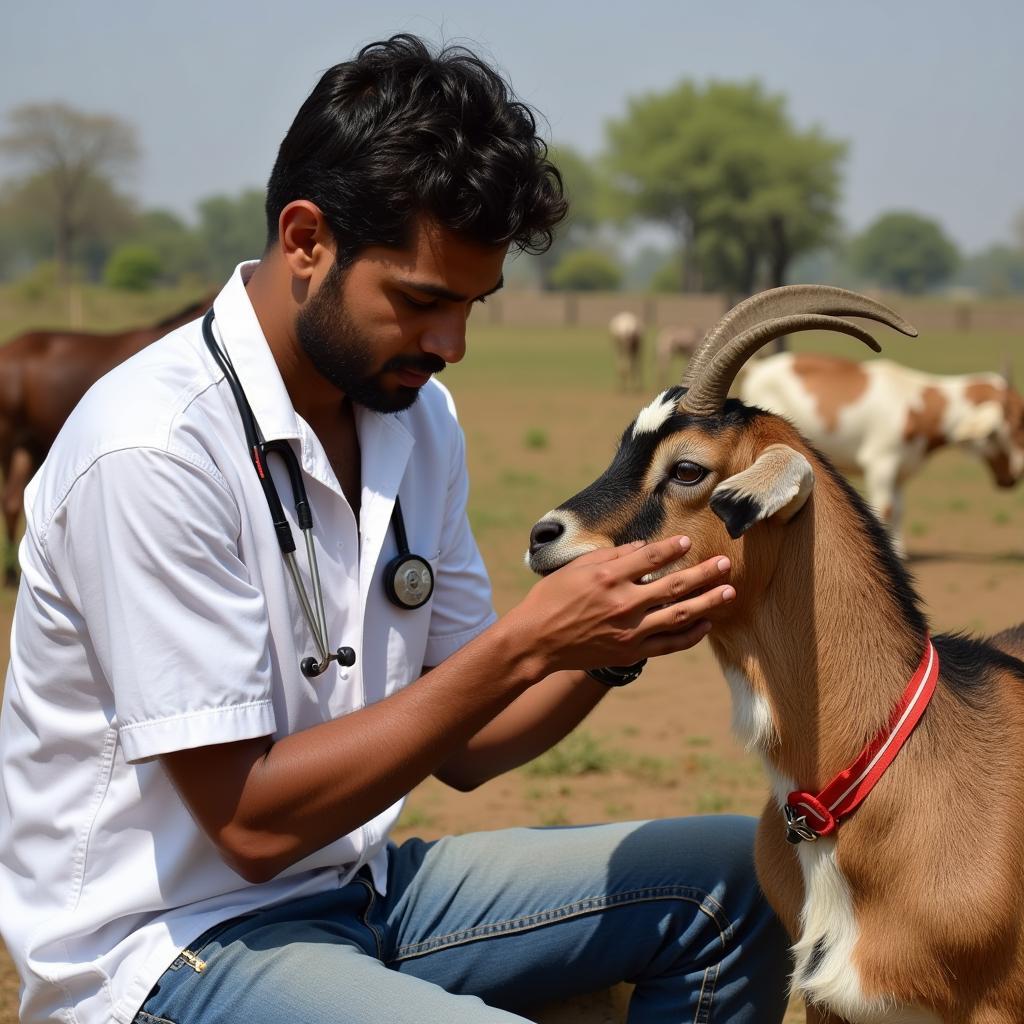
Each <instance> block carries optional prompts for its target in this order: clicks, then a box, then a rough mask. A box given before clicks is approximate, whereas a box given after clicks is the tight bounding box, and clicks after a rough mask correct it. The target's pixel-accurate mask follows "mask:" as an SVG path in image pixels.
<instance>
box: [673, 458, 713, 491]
mask: <svg viewBox="0 0 1024 1024" xmlns="http://www.w3.org/2000/svg"><path fill="white" fill-rule="evenodd" d="M707 475H708V471H707V470H706V469H705V468H704V467H703V466H698V465H697V463H696V462H677V463H676V464H675V466H673V467H672V479H673V480H677V481H678V482H679V483H681V484H688V485H690V486H691V487H692V486H693V485H694V484H699V483H700V482H701V480H703V479H704V477H706V476H707Z"/></svg>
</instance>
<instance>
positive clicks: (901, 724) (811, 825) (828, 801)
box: [783, 636, 939, 843]
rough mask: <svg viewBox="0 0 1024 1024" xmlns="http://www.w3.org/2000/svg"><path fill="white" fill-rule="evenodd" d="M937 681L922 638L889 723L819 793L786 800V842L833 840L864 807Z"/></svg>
mask: <svg viewBox="0 0 1024 1024" xmlns="http://www.w3.org/2000/svg"><path fill="white" fill-rule="evenodd" d="M938 678H939V655H938V653H937V652H936V650H935V647H934V645H933V644H932V641H931V637H930V636H926V637H925V650H924V654H923V655H922V656H921V661H920V663H919V664H918V666H917V670H916V671H915V672H914V675H913V677H912V678H911V680H910V682H909V683H908V684H907V688H906V690H905V691H904V693H903V699H902V700H901V701H900V703H899V704H898V705H897V706H896V708H895V710H894V711H893V713H892V715H891V717H890V719H889V722H888V724H887V725H886V726H885V727H884V728H883V729H881V730H880V731H879V732H878V733H877V734H876V736H875V738H874V739H873V740H871V742H870V743H869V744H868V745H867V746H866V747H865V748H864V749H863V750H862V751H861V752H860V755H859V756H858V757H857V760H856V761H854V762H853V764H851V765H850V766H849V768H846V769H844V770H843V771H841V772H840V773H839V774H838V775H836V777H835V778H834V779H832V781H831V782H829V783H828V785H827V786H825V788H824V789H822V790H821V791H820V792H819V793H817V794H814V793H808V792H807V791H806V790H794V791H793V792H792V793H790V794H789V796H788V797H787V800H786V806H785V807H784V808H783V810H784V812H785V815H786V839H787V840H788V841H789V842H791V843H800V842H805V841H806V842H813V841H814V840H816V839H818V838H820V837H821V836H828V835H832V834H833V833H834V832H835V831H836V829H837V828H838V827H839V825H840V823H841V822H842V820H843V819H844V818H846V817H848V816H849V815H851V814H852V813H853V812H854V811H855V810H856V809H857V808H858V807H859V806H860V804H861V803H863V801H864V799H865V798H866V797H867V795H868V793H870V792H871V790H872V789H873V788H874V787H875V784H876V783H877V782H878V780H879V779H880V778H881V777H882V776H883V775H884V774H885V771H886V769H887V768H888V767H889V765H891V764H892V762H893V761H894V760H895V759H896V755H897V754H898V753H899V752H900V750H901V749H902V747H903V744H904V743H906V741H907V739H908V737H909V736H910V734H911V733H912V732H913V731H914V727H915V726H916V725H917V723H918V722H919V721H920V720H921V716H922V715H923V714H924V711H925V708H926V707H927V706H928V702H929V701H930V700H931V698H932V694H934V693H935V684H936V682H937V681H938Z"/></svg>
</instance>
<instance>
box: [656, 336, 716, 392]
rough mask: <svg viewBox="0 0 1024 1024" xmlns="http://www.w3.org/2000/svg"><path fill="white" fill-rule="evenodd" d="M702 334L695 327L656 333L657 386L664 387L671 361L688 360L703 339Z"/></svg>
mask: <svg viewBox="0 0 1024 1024" xmlns="http://www.w3.org/2000/svg"><path fill="white" fill-rule="evenodd" d="M703 334H704V332H703V331H701V330H700V329H699V328H697V327H689V326H686V327H663V328H662V329H661V330H660V331H659V332H658V338H657V340H656V342H655V360H656V363H657V366H658V386H659V387H665V385H666V384H667V383H668V378H669V373H670V372H671V369H672V360H673V359H674V358H675V357H676V356H683V357H684V358H686V359H689V358H690V357H691V356H692V355H693V353H694V352H696V351H697V346H698V345H699V344H700V340H701V338H702V337H703Z"/></svg>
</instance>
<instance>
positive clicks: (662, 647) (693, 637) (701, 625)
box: [643, 619, 711, 658]
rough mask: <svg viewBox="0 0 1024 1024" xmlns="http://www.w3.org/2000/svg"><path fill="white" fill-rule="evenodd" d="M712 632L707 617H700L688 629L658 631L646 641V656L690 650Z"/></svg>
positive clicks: (652, 656)
mask: <svg viewBox="0 0 1024 1024" xmlns="http://www.w3.org/2000/svg"><path fill="white" fill-rule="evenodd" d="M710 632H711V623H710V622H708V620H707V619H698V620H697V621H696V622H694V623H692V624H691V625H690V626H687V627H686V629H684V630H681V631H679V632H674V633H656V634H655V635H654V636H651V637H648V638H647V639H646V640H645V641H644V654H643V656H644V657H645V658H657V657H660V656H661V655H663V654H675V653H676V652H677V651H688V650H689V649H690V648H691V647H694V646H696V645H697V644H699V643H700V642H701V640H703V639H704V637H706V636H707V635H708V633H710Z"/></svg>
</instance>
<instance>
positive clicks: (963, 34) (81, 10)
mask: <svg viewBox="0 0 1024 1024" xmlns="http://www.w3.org/2000/svg"><path fill="white" fill-rule="evenodd" d="M396 31H412V32H416V33H418V34H420V35H423V36H426V37H428V38H430V39H432V40H438V39H441V38H444V39H447V40H450V41H460V42H467V43H470V44H471V45H472V46H473V47H474V48H476V49H477V50H478V52H480V53H481V54H482V55H485V56H487V57H489V58H490V59H491V60H492V61H493V62H494V63H496V64H497V65H498V66H499V67H500V68H501V69H502V70H503V71H504V72H505V73H506V74H507V75H508V77H509V78H510V79H511V81H512V84H513V86H514V87H515V89H516V91H517V92H518V93H519V95H520V96H521V97H522V98H523V99H525V100H526V101H527V102H529V103H530V104H532V105H533V106H534V107H535V108H537V109H538V110H539V111H540V112H541V113H543V114H544V115H545V117H546V118H547V121H548V123H549V125H550V129H549V131H550V136H551V137H552V138H554V139H555V140H557V141H560V142H567V143H570V144H572V145H574V146H575V147H577V148H578V149H580V150H582V151H583V152H584V153H586V154H594V153H596V152H597V151H598V150H599V149H600V148H601V146H602V143H603V139H604V124H605V121H606V120H607V119H608V118H610V117H617V116H620V115H621V114H622V113H623V111H624V110H625V101H626V98H627V97H628V96H634V95H637V94H641V93H644V92H649V91H656V90H663V89H666V88H668V87H669V86H671V85H673V84H674V83H675V82H677V81H679V80H680V79H681V78H684V77H694V78H697V79H700V80H705V79H707V78H712V77H713V78H723V79H749V78H755V77H756V78H759V79H761V80H762V81H763V82H765V84H766V85H767V86H768V87H769V89H770V90H771V91H773V92H781V93H783V94H785V95H786V96H787V97H788V99H789V109H790V112H791V113H792V115H793V117H794V119H795V120H796V122H797V123H798V124H799V125H801V126H809V125H811V124H815V123H816V124H819V125H821V126H822V127H823V128H824V129H825V130H826V132H827V133H828V134H829V135H831V136H833V137H837V138H844V139H847V140H849V142H850V144H851V148H850V155H849V158H848V160H847V163H846V173H845V189H844V193H845V201H844V214H845V219H846V221H847V224H848V226H849V227H850V228H851V229H853V230H856V229H858V228H861V227H863V226H864V225H865V224H866V223H867V222H868V221H870V220H871V219H872V218H873V217H874V216H875V215H876V214H877V213H879V212H880V211H882V210H887V209H894V208H904V209H913V210H918V211H920V212H922V213H925V214H929V215H933V216H936V217H938V218H939V219H940V220H941V221H942V223H943V224H944V225H945V226H946V228H947V230H948V231H949V232H950V234H951V235H952V236H953V237H954V238H955V239H956V240H957V241H958V242H959V243H960V244H961V245H963V246H965V247H966V248H968V249H975V248H979V247H981V246H983V245H987V244H989V243H991V242H995V241H1000V240H1005V239H1007V238H1008V237H1009V230H1010V223H1011V220H1012V218H1013V217H1014V215H1015V214H1016V213H1017V212H1018V211H1020V210H1021V209H1024V117H1022V114H1021V105H1022V98H1024V71H1022V65H1024V61H1022V56H1024V53H1022V49H1024V47H1022V43H1024V3H1021V2H1020V0H973V2H965V0H917V2H909V0H845V2H842V3H838V2H831V3H829V2H828V0H816V2H811V0H806V2H805V0H774V2H769V0H762V2H760V3H755V2H753V0H705V2H703V3H694V2H690V0H675V2H659V0H632V2H626V3H616V4H609V3H601V2H598V0H592V2H589V3H587V2H582V0H569V2H558V0H547V2H535V0H519V2H515V3H505V4H500V5H499V4H493V3H492V4H487V3H485V2H483V0H476V2H469V0H449V2H446V3H436V2H432V0H421V2H420V3H419V4H406V3H401V2H397V0H377V2H374V3H366V4H361V5H354V4H350V3H345V2H343V0H336V2H333V3H329V2H326V0H300V2H297V3H291V4H289V3H277V4H266V3H261V2H258V0H249V2H245V3H243V2H240V0H204V2H200V0H176V2H174V3H166V2H165V3H161V2H159V0H149V2H145V0H143V2H140V0H91V2H89V0H36V2H34V3H15V2H14V0H8V2H6V3H5V4H4V5H3V11H2V14H0V118H3V119H5V117H6V112H7V111H8V110H9V109H10V108H11V107H13V106H16V105H17V104H20V103H24V102H27V101H47V100H54V99H59V100H63V101H66V102H68V103H71V104H73V105H75V106H77V107H79V108H81V109H84V110H89V111H92V112H104V113H114V114H117V115H120V116H121V117H123V118H125V119H127V120H129V121H131V122H132V123H134V124H135V125H136V126H137V128H138V130H139V137H140V141H141V143H142V147H143V151H144V159H143V162H142V164H141V166H140V168H139V171H138V175H137V179H136V180H135V181H134V183H133V187H132V191H133V192H134V193H135V194H136V195H137V196H138V197H139V199H140V200H141V201H142V202H143V203H144V204H145V205H147V206H155V205H161V206H167V207H170V208H172V209H175V210H177V211H179V212H181V213H185V214H191V213H192V211H193V206H194V203H195V201H196V200H197V199H200V198H202V197H203V196H206V195H210V194H212V193H216V192H235V191H237V190H239V189H240V188H242V187H245V186H263V185H264V184H265V182H266V178H267V175H268V172H269V170H270V167H271V164H272V162H273V159H274V155H275V152H276V148H277V145H278V143H279V142H280V139H281V137H282V135H283V134H284V132H285V131H286V129H287V127H288V125H289V124H290V122H291V119H292V117H293V116H294V114H295V111H296V110H297V109H298V106H299V104H300V103H301V102H302V100H303V99H304V98H305V96H306V95H307V93H308V92H309V91H310V89H311V88H312V86H313V84H314V83H315V81H316V79H317V77H318V76H319V73H320V72H321V71H323V70H324V69H325V68H327V67H329V66H330V65H331V64H334V63H336V62H338V61H340V60H344V59H346V58H347V57H349V56H351V55H352V53H353V51H354V50H355V49H357V48H358V47H359V46H360V45H361V44H363V43H365V42H368V41H371V40H373V39H377V38H381V37H383V36H387V35H390V34H391V33H393V32H396Z"/></svg>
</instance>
